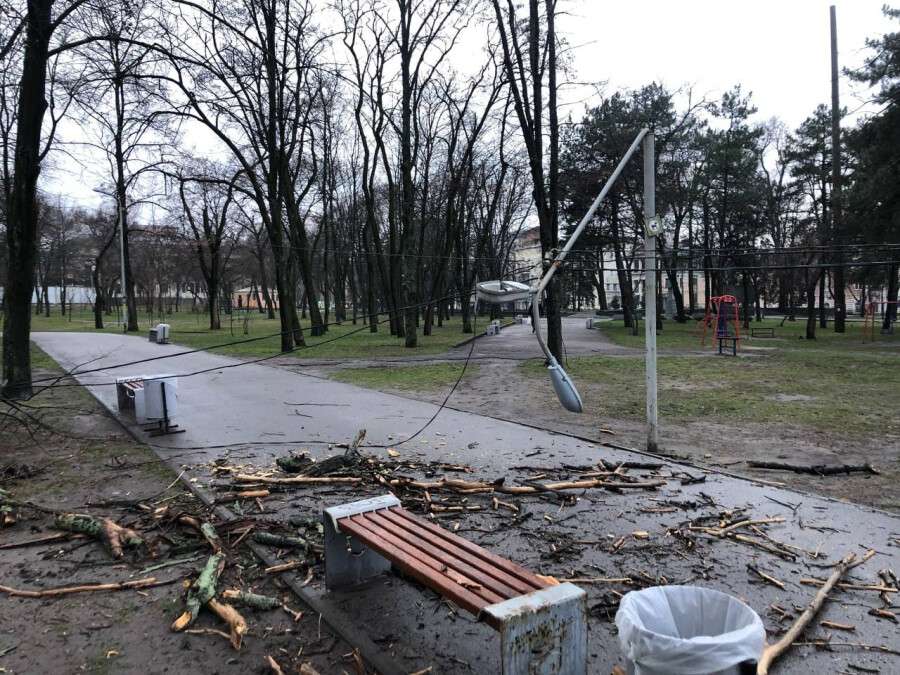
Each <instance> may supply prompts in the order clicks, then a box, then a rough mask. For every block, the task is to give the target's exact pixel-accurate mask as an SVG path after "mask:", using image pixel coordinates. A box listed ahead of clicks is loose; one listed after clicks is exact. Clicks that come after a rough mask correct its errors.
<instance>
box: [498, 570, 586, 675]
mask: <svg viewBox="0 0 900 675" xmlns="http://www.w3.org/2000/svg"><path fill="white" fill-rule="evenodd" d="M484 611H485V613H486V614H487V615H488V616H489V617H490V619H489V622H490V623H492V624H493V625H495V626H498V629H499V631H500V650H501V661H502V669H501V673H502V675H585V674H586V673H587V595H586V594H585V592H584V591H583V590H582V589H580V588H578V587H577V586H575V585H573V584H569V583H566V584H560V585H558V586H549V587H547V588H544V589H541V590H539V591H534V592H533V593H529V594H527V595H522V596H520V597H518V598H513V599H511V600H506V601H504V602H498V603H497V604H495V605H490V606H489V607H487V608H485V610H484Z"/></svg>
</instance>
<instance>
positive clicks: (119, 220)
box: [94, 188, 128, 333]
mask: <svg viewBox="0 0 900 675" xmlns="http://www.w3.org/2000/svg"><path fill="white" fill-rule="evenodd" d="M94 192H96V193H98V194H101V195H103V196H109V195H108V194H107V193H106V192H103V191H102V190H98V189H96V188H95V189H94ZM123 220H124V218H122V205H121V204H119V200H118V199H116V228H117V229H118V230H119V269H120V274H121V280H120V282H119V285H120V287H121V289H122V307H123V309H124V310H125V322H124V323H123V324H122V332H123V333H127V332H128V291H127V290H126V287H125V228H124V227H122V222H123Z"/></svg>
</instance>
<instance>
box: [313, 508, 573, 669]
mask: <svg viewBox="0 0 900 675" xmlns="http://www.w3.org/2000/svg"><path fill="white" fill-rule="evenodd" d="M323 520H324V526H325V585H326V586H327V587H328V588H342V587H343V588H346V587H349V586H354V585H357V584H360V583H362V582H364V581H366V580H367V579H370V578H372V577H375V576H377V575H379V574H381V573H383V572H386V571H387V570H388V569H390V567H391V565H392V564H393V565H394V567H396V568H397V569H398V570H400V571H401V572H403V573H404V574H406V575H407V576H410V577H412V578H413V579H415V580H416V581H418V582H419V583H421V584H423V585H425V586H427V587H428V588H430V589H431V590H433V591H435V592H437V593H439V594H440V595H441V596H443V597H445V598H447V599H448V600H451V601H452V602H454V603H455V604H457V605H459V606H460V607H462V608H463V609H465V610H466V611H468V612H470V613H471V614H473V615H474V616H475V617H476V618H477V619H478V620H479V621H484V622H485V623H486V624H488V625H489V626H491V627H492V628H493V629H494V630H497V631H499V632H500V641H501V647H500V649H501V661H502V668H501V673H502V674H503V675H526V674H528V673H532V672H544V670H543V669H541V664H546V663H553V664H555V665H556V667H555V669H554V670H553V672H554V673H555V674H558V675H576V674H577V675H585V673H586V672H587V622H586V615H587V604H586V602H587V601H586V595H585V592H584V591H583V590H582V589H580V588H578V587H577V586H575V585H573V584H570V583H563V584H554V583H553V582H552V581H551V580H548V579H546V578H543V577H540V576H538V575H536V574H534V573H532V572H529V571H528V570H526V569H525V568H524V567H521V566H519V565H517V564H516V563H514V562H512V561H510V560H506V559H505V558H501V557H500V556H498V555H495V554H493V553H491V552H490V551H487V550H486V549H483V548H482V547H480V546H478V545H476V544H473V543H472V542H470V541H468V540H466V539H463V538H462V537H459V536H457V535H455V534H452V533H450V532H448V531H447V530H445V529H443V528H441V527H439V526H438V525H435V524H434V523H431V522H428V521H427V520H424V519H422V518H419V517H417V516H415V515H413V514H411V513H410V512H409V511H407V510H406V509H404V508H402V507H401V505H400V500H398V499H397V498H396V497H394V496H393V495H385V496H382V497H375V498H373V499H365V500H362V501H358V502H353V503H351V504H344V505H341V506H334V507H331V508H328V509H325V513H324V516H323Z"/></svg>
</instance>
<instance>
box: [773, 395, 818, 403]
mask: <svg viewBox="0 0 900 675" xmlns="http://www.w3.org/2000/svg"><path fill="white" fill-rule="evenodd" d="M768 398H769V400H771V401H779V402H781V403H795V402H799V403H802V402H804V401H815V400H816V397H815V396H807V395H806V394H775V395H774V396H769V397H768Z"/></svg>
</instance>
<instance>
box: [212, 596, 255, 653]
mask: <svg viewBox="0 0 900 675" xmlns="http://www.w3.org/2000/svg"><path fill="white" fill-rule="evenodd" d="M206 606H207V607H209V609H210V610H211V611H212V612H213V614H215V615H216V616H218V617H219V618H220V619H222V621H224V622H225V623H227V624H228V628H229V629H230V631H231V646H232V647H234V648H235V649H240V648H241V642H242V641H243V639H244V635H245V634H246V633H247V622H246V621H245V620H244V617H243V616H241V613H240V612H239V611H237V610H236V609H235V608H234V607H232V606H231V605H229V604H228V603H225V602H219V601H218V600H216V599H215V598H210V599H209V602H207V603H206Z"/></svg>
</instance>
